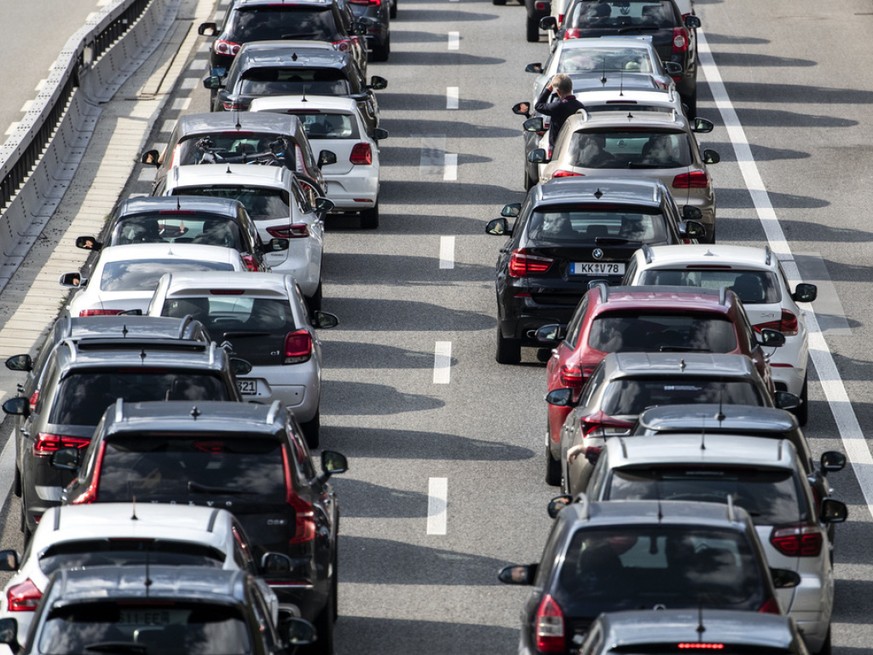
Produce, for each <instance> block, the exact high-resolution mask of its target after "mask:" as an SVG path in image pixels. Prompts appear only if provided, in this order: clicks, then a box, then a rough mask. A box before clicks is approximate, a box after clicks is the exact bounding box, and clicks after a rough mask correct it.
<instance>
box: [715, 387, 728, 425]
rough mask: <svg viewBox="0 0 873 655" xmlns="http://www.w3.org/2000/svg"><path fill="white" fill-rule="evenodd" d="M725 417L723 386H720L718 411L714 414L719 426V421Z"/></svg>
mask: <svg viewBox="0 0 873 655" xmlns="http://www.w3.org/2000/svg"><path fill="white" fill-rule="evenodd" d="M726 418H727V417H726V416H725V415H724V387H722V388H721V392H720V393H719V394H718V413H717V414H716V415H715V420H716V421H718V426H719V427H721V422H722V421H724V420H725V419H726Z"/></svg>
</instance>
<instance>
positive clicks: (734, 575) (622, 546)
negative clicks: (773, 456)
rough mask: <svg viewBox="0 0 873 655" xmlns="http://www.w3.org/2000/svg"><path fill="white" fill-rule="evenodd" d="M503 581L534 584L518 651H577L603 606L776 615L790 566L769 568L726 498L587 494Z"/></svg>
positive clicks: (745, 521)
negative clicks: (535, 554) (538, 550)
mask: <svg viewBox="0 0 873 655" xmlns="http://www.w3.org/2000/svg"><path fill="white" fill-rule="evenodd" d="M499 579H500V581H501V582H504V583H506V584H516V585H531V586H533V587H534V589H533V591H532V592H531V595H530V597H529V598H528V600H527V602H526V603H525V605H524V609H523V610H522V617H523V620H522V627H521V635H520V639H519V648H518V652H519V654H520V655H533V654H535V653H544V652H548V653H565V654H567V655H569V654H570V653H576V652H577V651H576V650H575V649H576V648H578V644H579V643H580V642H581V640H582V639H583V638H584V637H585V635H586V634H587V632H588V630H589V628H590V627H591V624H592V622H593V621H594V619H595V618H597V616H598V615H599V614H600V613H601V612H615V611H620V610H629V609H640V608H647V609H656V610H657V609H683V608H694V609H697V610H700V609H703V610H707V609H728V610H744V611H748V612H761V613H766V614H780V613H781V612H780V609H779V603H778V602H777V600H776V592H775V588H783V587H784V588H790V587H796V586H797V585H798V584H799V583H800V576H799V575H797V573H795V572H794V571H788V570H782V569H770V568H769V567H768V566H767V559H766V557H765V555H764V551H763V549H762V547H761V543H760V541H758V537H757V535H756V533H755V527H754V526H753V525H752V522H751V520H750V519H749V515H748V514H747V513H746V512H745V510H743V509H740V508H739V507H735V506H733V505H732V504H727V505H719V504H715V503H698V502H683V501H663V502H659V501H656V500H638V501H626V502H621V503H614V502H613V503H609V502H588V501H587V500H586V499H585V497H584V496H582V497H580V500H579V501H578V502H575V503H570V504H568V505H566V506H564V507H563V509H561V510H560V512H558V513H557V520H556V521H555V524H554V525H553V526H552V531H551V534H550V535H549V537H548V540H547V541H546V547H545V549H544V551H543V556H542V559H541V560H540V563H539V564H528V565H526V566H508V567H506V568H504V569H503V570H502V571H501V572H500V575H499Z"/></svg>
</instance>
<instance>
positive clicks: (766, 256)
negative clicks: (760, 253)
mask: <svg viewBox="0 0 873 655" xmlns="http://www.w3.org/2000/svg"><path fill="white" fill-rule="evenodd" d="M772 258H773V251H772V250H770V244H767V245H766V246H764V264H765V265H767V266H769V265H770V260H771V259H772Z"/></svg>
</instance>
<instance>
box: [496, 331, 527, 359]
mask: <svg viewBox="0 0 873 655" xmlns="http://www.w3.org/2000/svg"><path fill="white" fill-rule="evenodd" d="M494 358H495V359H496V360H497V363H498V364H518V363H519V362H520V361H521V339H507V338H506V337H504V336H503V333H502V332H501V331H500V327H499V326H498V328H497V353H496V354H495V357H494Z"/></svg>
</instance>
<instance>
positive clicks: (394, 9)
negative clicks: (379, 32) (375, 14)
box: [388, 0, 397, 18]
mask: <svg viewBox="0 0 873 655" xmlns="http://www.w3.org/2000/svg"><path fill="white" fill-rule="evenodd" d="M388 18H397V0H394V1H393V2H392V3H391V6H390V8H389V9H388Z"/></svg>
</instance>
